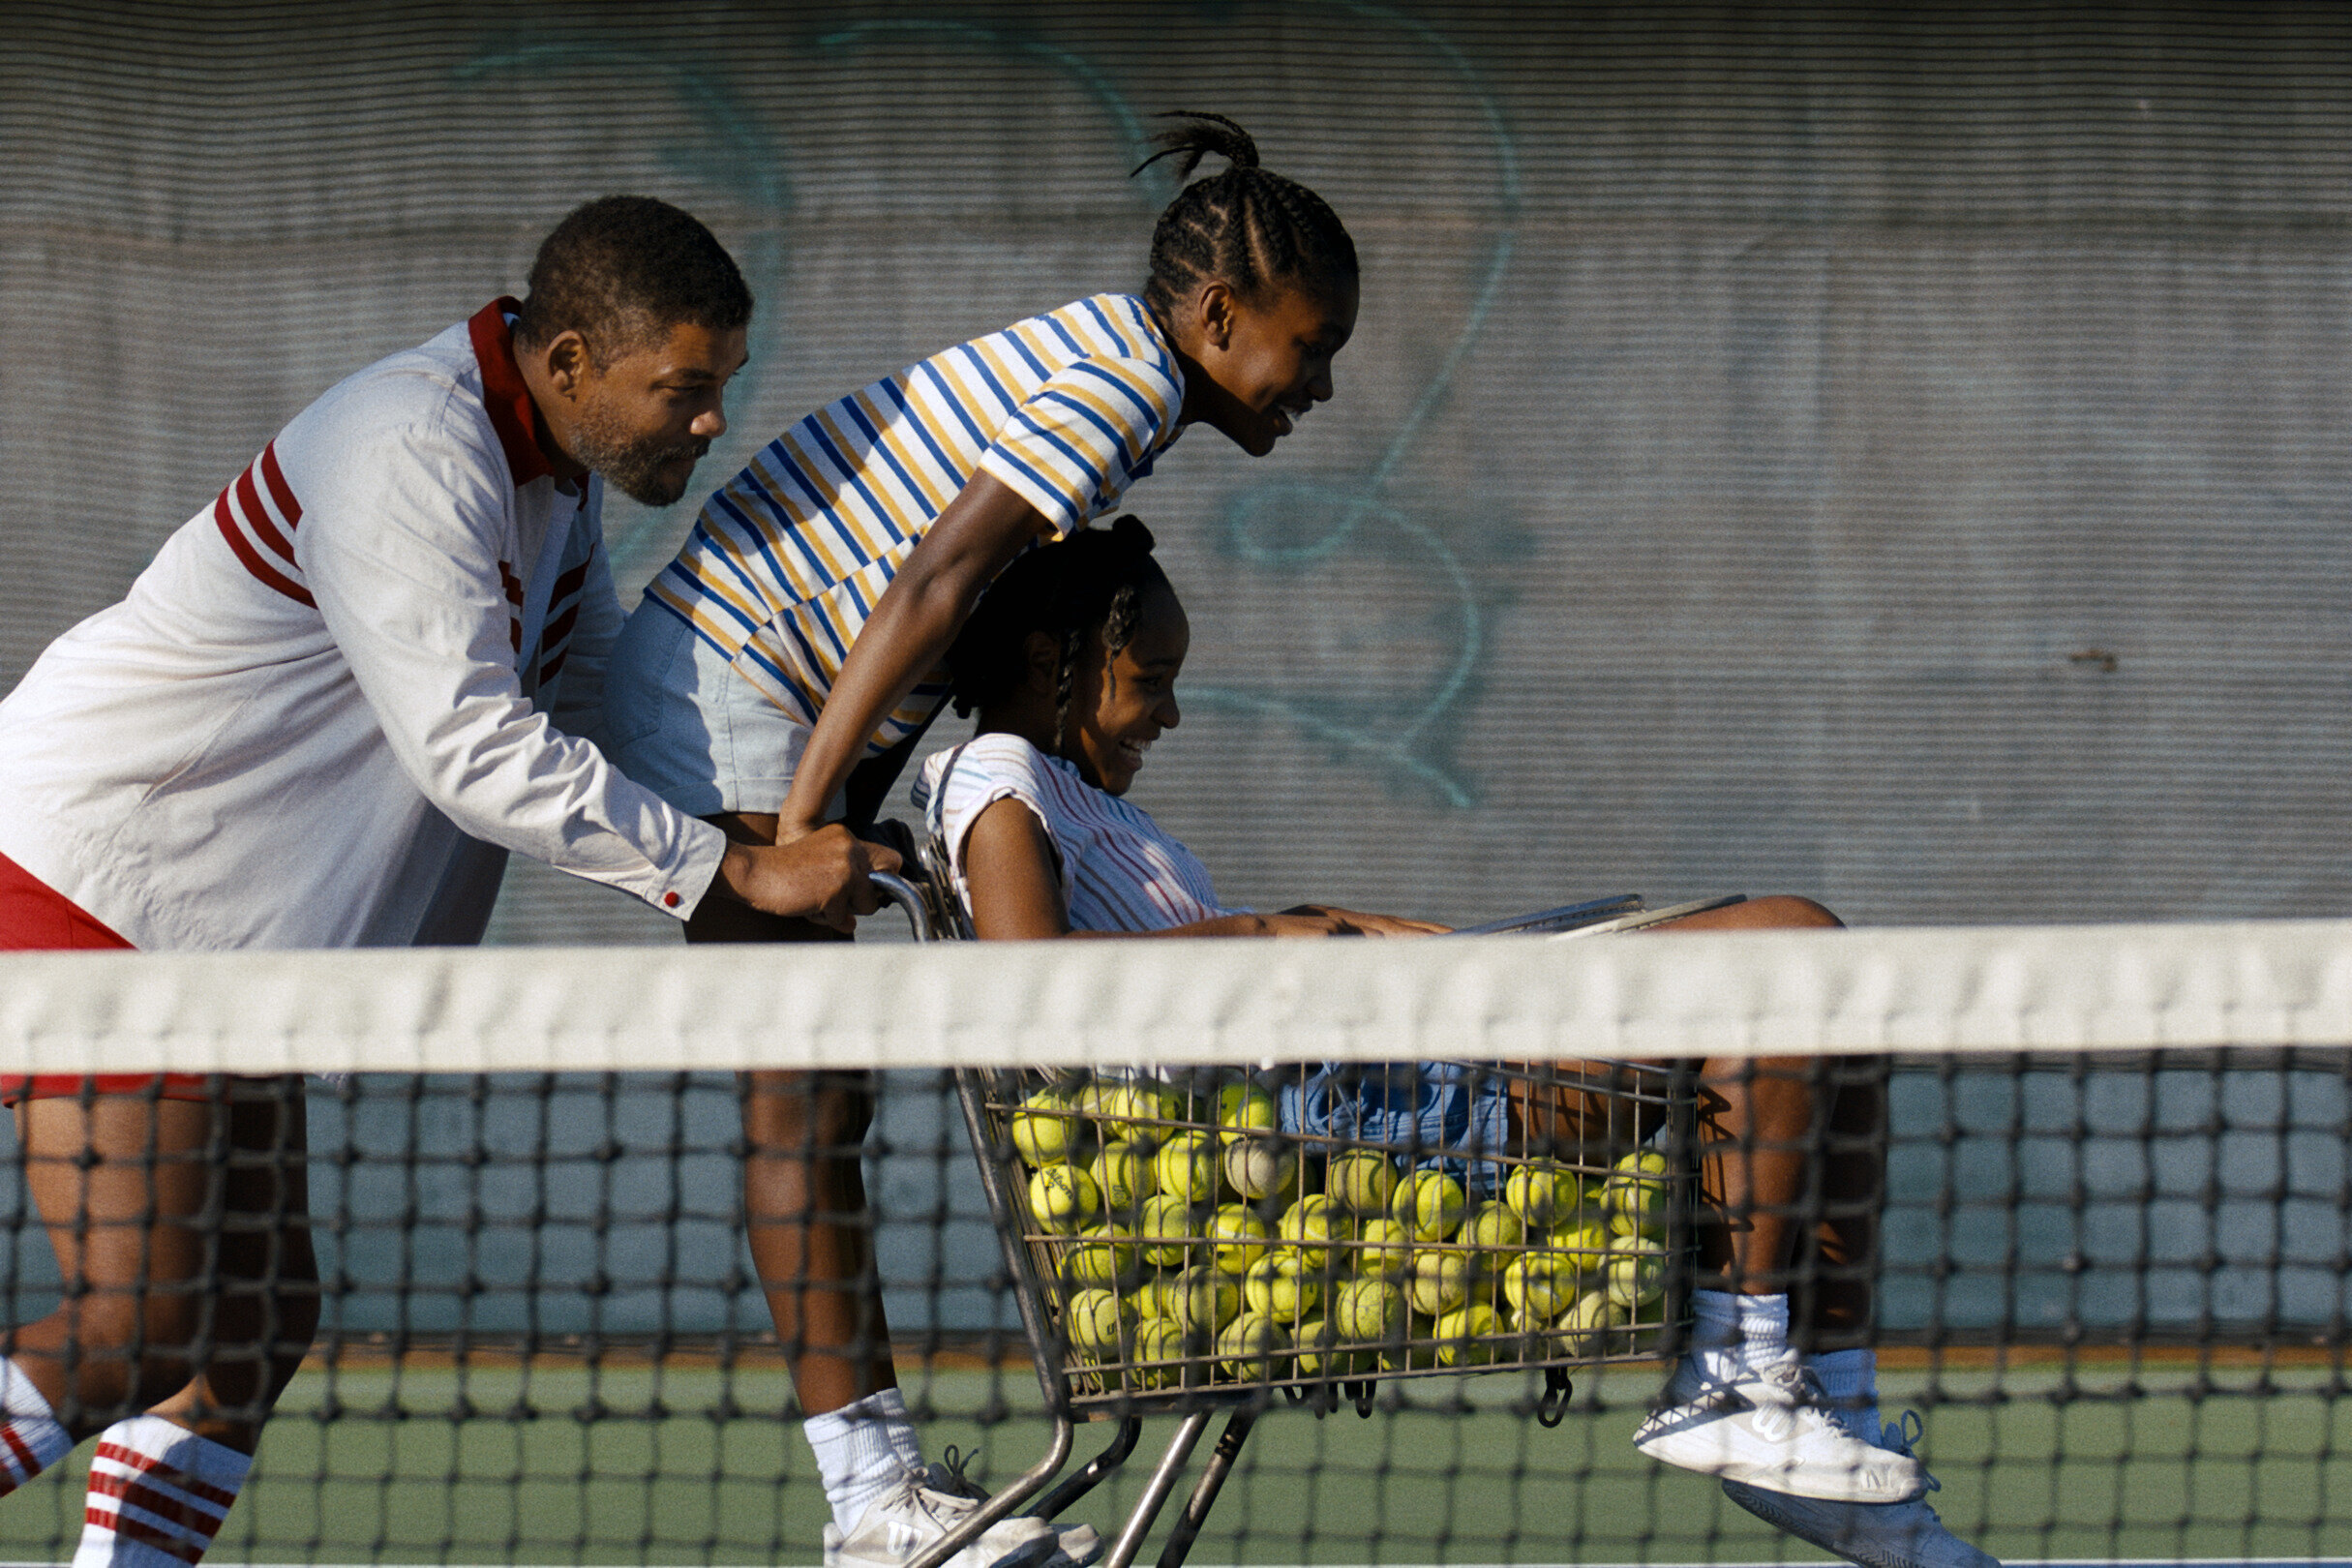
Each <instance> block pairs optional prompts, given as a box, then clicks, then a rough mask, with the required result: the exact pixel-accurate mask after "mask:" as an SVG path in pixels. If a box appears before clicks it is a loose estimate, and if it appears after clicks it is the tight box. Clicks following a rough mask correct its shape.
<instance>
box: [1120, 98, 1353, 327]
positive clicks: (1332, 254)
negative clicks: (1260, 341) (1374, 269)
mask: <svg viewBox="0 0 2352 1568" xmlns="http://www.w3.org/2000/svg"><path fill="white" fill-rule="evenodd" d="M1162 118H1169V119H1181V120H1185V121H1188V122H1189V123H1188V124H1186V125H1183V126H1180V127H1178V128H1177V129H1175V130H1173V131H1166V132H1162V133H1161V135H1160V136H1156V137H1155V138H1153V139H1154V140H1156V141H1157V142H1158V143H1159V144H1160V151H1158V152H1156V153H1154V154H1152V156H1151V157H1149V158H1147V159H1145V160H1144V161H1143V162H1142V163H1140V164H1138V165H1136V166H1135V170H1134V171H1135V173H1137V174H1140V173H1142V172H1143V171H1144V170H1145V169H1147V168H1149V167H1151V166H1153V165H1154V164H1156V163H1158V162H1160V160H1161V159H1162V158H1174V159H1177V160H1179V162H1178V164H1177V166H1176V167H1177V173H1178V176H1179V177H1180V178H1183V179H1191V174H1192V171H1193V170H1194V169H1196V168H1198V167H1199V166H1200V161H1201V159H1203V158H1204V157H1206V156H1208V155H1209V154H1210V153H1216V154H1217V155H1218V156H1220V157H1221V158H1223V159H1224V160H1225V165H1226V166H1225V167H1223V168H1221V169H1220V170H1218V172H1216V173H1214V174H1211V175H1209V176H1208V177H1207V178H1205V179H1199V180H1193V181H1192V183H1191V184H1190V185H1187V186H1186V187H1185V188H1184V189H1183V190H1181V191H1179V192H1177V193H1176V199H1175V200H1173V201H1171V202H1169V203H1168V205H1167V210H1166V211H1165V212H1162V213H1161V215H1160V222H1159V223H1158V224H1157V225H1156V226H1154V227H1153V229H1152V277H1151V281H1150V282H1149V283H1147V284H1145V285H1144V288H1143V296H1144V298H1145V300H1147V301H1148V302H1149V303H1150V305H1151V307H1152V309H1153V311H1154V312H1156V313H1157V314H1158V315H1159V316H1160V317H1161V320H1163V321H1165V320H1167V319H1169V318H1170V317H1172V315H1173V314H1174V312H1175V309H1176V307H1177V305H1178V304H1179V303H1180V302H1181V301H1183V300H1185V299H1187V298H1189V297H1190V296H1191V293H1192V292H1193V290H1195V289H1197V288H1199V287H1200V286H1202V285H1204V284H1208V283H1213V282H1215V283H1223V284H1225V285H1227V286H1229V287H1231V288H1232V290H1233V291H1234V292H1235V293H1237V294H1239V295H1240V296H1241V297H1242V298H1243V299H1246V300H1248V301H1250V302H1251V303H1252V304H1259V303H1262V302H1264V300H1265V299H1266V297H1267V296H1268V294H1270V293H1271V292H1273V290H1274V289H1275V288H1276V287H1278V286H1291V287H1303V288H1306V289H1308V290H1310V291H1311V292H1313V293H1316V294H1320V295H1324V296H1326V297H1331V296H1336V294H1337V293H1338V291H1339V290H1340V289H1342V288H1343V287H1345V286H1349V285H1352V284H1353V283H1354V282H1355V281H1356V242H1355V241H1354V240H1353V239H1350V238H1349V237H1348V233H1347V226H1346V225H1344V224H1342V223H1341V222H1340V215H1339V214H1338V213H1336V212H1334V211H1332V210H1331V204H1330V203H1329V202H1327V201H1325V200H1324V199H1323V198H1322V197H1321V196H1316V195H1315V194H1314V193H1313V192H1312V191H1310V190H1308V189H1307V187H1305V186H1304V185H1301V184H1300V183H1299V182H1298V181H1296V180H1293V179H1286V178H1284V177H1283V176H1282V175H1280V174H1277V173H1275V172H1274V170H1272V169H1270V168H1267V167H1265V166H1262V165H1261V164H1259V163H1258V161H1257V142H1256V141H1255V140H1254V139H1253V138H1251V135H1250V133H1249V132H1247V131H1244V130H1243V129H1242V128H1241V127H1240V126H1239V125H1236V124H1235V123H1234V122H1233V121H1231V120H1228V119H1226V118H1225V117H1224V116H1223V115H1221V114H1202V113H1197V112H1194V111H1191V110H1182V111H1179V112H1177V113H1174V114H1171V115H1163V116H1162Z"/></svg>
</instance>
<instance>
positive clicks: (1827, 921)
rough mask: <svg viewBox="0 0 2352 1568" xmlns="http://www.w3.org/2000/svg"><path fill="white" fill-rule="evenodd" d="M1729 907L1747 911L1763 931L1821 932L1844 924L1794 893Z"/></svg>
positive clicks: (1811, 901)
mask: <svg viewBox="0 0 2352 1568" xmlns="http://www.w3.org/2000/svg"><path fill="white" fill-rule="evenodd" d="M1733 907H1734V909H1745V910H1748V911H1751V912H1752V913H1753V915H1754V917H1755V924H1756V925H1757V926H1758V927H1759V928H1762V929H1765V930H1807V929H1825V928H1828V927H1832V926H1842V925H1844V924H1845V923H1846V922H1845V921H1844V920H1839V919H1838V918H1837V917H1836V916H1835V915H1833V914H1831V913H1830V912H1829V910H1828V909H1827V908H1826V907H1825V906H1824V905H1822V904H1819V903H1816V902H1815V901H1814V900H1812V899H1810V898H1804V897H1800V896H1798V895H1797V894H1794V893H1771V894H1768V895H1766V896H1765V897H1763V898H1751V899H1749V900H1748V901H1747V902H1746V903H1745V904H1738V905H1734V906H1733Z"/></svg>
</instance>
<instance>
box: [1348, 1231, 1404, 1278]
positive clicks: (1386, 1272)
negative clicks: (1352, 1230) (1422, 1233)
mask: <svg viewBox="0 0 2352 1568" xmlns="http://www.w3.org/2000/svg"><path fill="white" fill-rule="evenodd" d="M1356 1236H1357V1239H1358V1240H1359V1241H1361V1242H1363V1244H1364V1245H1363V1246H1362V1247H1359V1248H1357V1249H1356V1272H1357V1273H1358V1274H1360V1275H1362V1276H1363V1277H1364V1278H1366V1279H1367V1280H1395V1279H1398V1278H1400V1277H1402V1275H1403V1273H1404V1271H1405V1269H1406V1268H1407V1267H1409V1266H1410V1265H1411V1263H1412V1260H1413V1254H1412V1249H1411V1242H1412V1239H1413V1238H1412V1233H1411V1232H1410V1231H1408V1230H1406V1229H1405V1227H1404V1221H1402V1220H1367V1221H1364V1225H1363V1228H1362V1229H1360V1230H1359V1231H1358V1232H1357V1233H1356Z"/></svg>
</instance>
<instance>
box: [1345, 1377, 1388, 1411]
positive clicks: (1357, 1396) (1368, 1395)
mask: <svg viewBox="0 0 2352 1568" xmlns="http://www.w3.org/2000/svg"><path fill="white" fill-rule="evenodd" d="M1379 1387H1380V1385H1379V1384H1377V1383H1373V1382H1362V1383H1342V1384H1341V1385H1340V1392H1341V1393H1342V1394H1344V1395H1346V1396H1347V1397H1348V1398H1349V1399H1351V1400H1353V1401H1355V1402H1356V1414H1357V1415H1359V1416H1361V1417H1363V1418H1364V1419H1365V1420H1367V1421H1370V1420H1371V1419H1372V1396H1373V1394H1375V1393H1376V1392H1378V1390H1379Z"/></svg>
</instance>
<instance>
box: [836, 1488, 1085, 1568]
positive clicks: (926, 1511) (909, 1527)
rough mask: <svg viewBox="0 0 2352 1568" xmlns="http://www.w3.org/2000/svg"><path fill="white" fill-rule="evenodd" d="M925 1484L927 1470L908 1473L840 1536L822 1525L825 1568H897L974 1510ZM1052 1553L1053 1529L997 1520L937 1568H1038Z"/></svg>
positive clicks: (965, 1501) (962, 1500)
mask: <svg viewBox="0 0 2352 1568" xmlns="http://www.w3.org/2000/svg"><path fill="white" fill-rule="evenodd" d="M929 1479H930V1472H929V1471H928V1470H927V1469H926V1470H918V1471H914V1472H912V1473H910V1474H909V1475H908V1476H907V1478H906V1480H905V1481H904V1482H903V1483H902V1484H901V1485H900V1486H898V1487H897V1488H896V1489H895V1490H893V1491H891V1492H889V1493H884V1494H883V1495H882V1496H880V1497H878V1498H876V1499H875V1500H874V1501H873V1502H870V1503H868V1504H867V1505H866V1509H865V1512H864V1513H863V1514H862V1515H860V1516H859V1520H858V1527H857V1528H856V1529H854V1530H852V1531H850V1532H849V1534H847V1535H846V1536H845V1535H843V1534H842V1533H841V1530H840V1528H839V1526H837V1525H833V1524H828V1525H826V1526H825V1568H903V1565H904V1564H906V1563H910V1562H912V1561H914V1560H915V1558H916V1557H917V1556H919V1555H920V1554H921V1553H922V1551H923V1549H924V1548H926V1547H928V1546H929V1545H930V1544H931V1543H932V1542H934V1541H936V1540H938V1539H939V1538H940V1537H941V1536H943V1535H946V1534H947V1533H948V1532H949V1531H950V1530H952V1529H954V1528H955V1527H956V1526H957V1525H958V1524H961V1523H963V1522H964V1521H965V1520H967V1519H970V1518H971V1517H972V1515H973V1513H974V1511H976V1510H977V1509H978V1508H979V1507H980V1504H979V1503H978V1502H976V1501H974V1500H973V1499H972V1498H969V1497H962V1496H957V1495H956V1494H955V1493H949V1492H940V1491H936V1490H934V1489H933V1488H932V1487H930V1486H928V1485H927V1484H926V1483H927V1482H928V1481H929ZM1054 1550H1055V1541H1054V1533H1053V1528H1052V1526H1051V1525H1049V1524H1047V1523H1045V1522H1044V1521H1043V1520H1041V1519H1022V1518H1013V1519H1002V1520H999V1521H997V1522H996V1523H994V1524H991V1525H989V1526H988V1528H987V1529H985V1530H983V1531H982V1532H981V1533H980V1539H979V1540H977V1541H975V1542H973V1543H972V1544H971V1545H970V1546H968V1547H966V1548H964V1549H963V1550H962V1551H961V1552H958V1553H956V1554H955V1555H954V1556H952V1557H950V1558H949V1559H948V1560H947V1562H946V1563H945V1564H944V1565H943V1568H1043V1564H1044V1563H1045V1561H1046V1559H1047V1558H1049V1557H1051V1556H1052V1555H1053V1554H1054Z"/></svg>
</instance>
